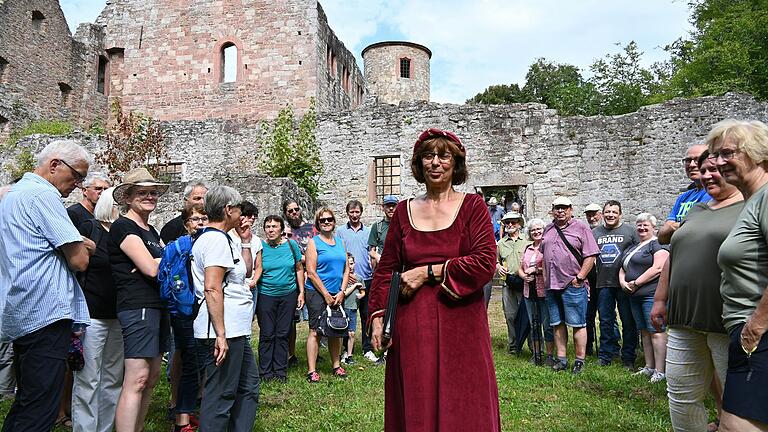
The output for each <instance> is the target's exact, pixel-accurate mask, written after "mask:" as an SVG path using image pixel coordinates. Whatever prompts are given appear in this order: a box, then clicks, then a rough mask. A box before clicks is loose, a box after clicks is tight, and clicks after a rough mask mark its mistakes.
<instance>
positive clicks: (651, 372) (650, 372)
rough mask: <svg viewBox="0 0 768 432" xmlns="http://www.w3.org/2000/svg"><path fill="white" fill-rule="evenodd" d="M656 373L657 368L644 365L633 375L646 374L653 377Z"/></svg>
mask: <svg viewBox="0 0 768 432" xmlns="http://www.w3.org/2000/svg"><path fill="white" fill-rule="evenodd" d="M655 373H656V370H655V369H651V368H649V367H647V366H643V367H641V368H640V369H638V370H637V372H635V373H633V374H632V375H633V376H639V375H645V376H647V377H648V378H650V377H652V376H653V375H654V374H655Z"/></svg>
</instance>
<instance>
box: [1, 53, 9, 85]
mask: <svg viewBox="0 0 768 432" xmlns="http://www.w3.org/2000/svg"><path fill="white" fill-rule="evenodd" d="M7 81H8V60H6V59H4V58H3V57H0V83H4V82H7Z"/></svg>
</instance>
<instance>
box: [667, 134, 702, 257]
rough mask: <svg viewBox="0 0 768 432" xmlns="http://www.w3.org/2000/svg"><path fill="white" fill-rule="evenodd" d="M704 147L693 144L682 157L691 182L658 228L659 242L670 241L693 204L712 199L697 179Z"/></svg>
mask: <svg viewBox="0 0 768 432" xmlns="http://www.w3.org/2000/svg"><path fill="white" fill-rule="evenodd" d="M706 149H707V146H706V145H704V144H694V145H692V146H691V147H690V148H689V149H688V151H687V152H686V153H685V157H684V158H683V159H682V162H683V167H684V168H685V174H686V175H687V176H688V178H689V179H690V180H691V184H690V185H689V186H688V189H687V190H686V191H685V192H683V193H682V194H680V196H678V197H677V200H676V201H675V205H674V206H672V210H671V211H670V212H669V216H667V220H666V221H665V222H664V225H663V226H662V227H661V229H660V230H659V234H658V238H659V243H661V244H669V242H671V241H672V234H674V233H675V230H676V229H677V228H678V227H679V226H680V222H682V220H683V218H684V217H685V216H686V215H687V214H688V211H689V210H690V209H691V208H693V206H695V205H696V204H697V203H700V202H707V201H709V200H711V199H712V197H710V196H709V194H708V193H707V190H706V189H704V187H703V186H702V185H701V182H700V181H699V165H698V160H699V156H701V154H702V153H704V150H706Z"/></svg>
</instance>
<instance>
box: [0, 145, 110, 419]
mask: <svg viewBox="0 0 768 432" xmlns="http://www.w3.org/2000/svg"><path fill="white" fill-rule="evenodd" d="M36 162H37V167H36V168H35V170H34V172H31V173H26V174H24V177H22V179H21V180H19V182H18V183H16V184H15V185H14V186H13V187H12V188H11V190H10V191H9V192H8V194H7V195H5V197H4V198H3V200H2V201H0V231H2V233H3V235H2V236H0V267H1V268H2V272H0V274H2V276H0V277H1V279H0V311H1V313H2V315H1V316H2V319H1V321H2V326H0V341H3V342H13V351H14V365H15V367H16V371H15V373H16V381H17V383H18V391H17V393H16V399H15V400H14V402H13V405H12V406H11V409H10V411H9V412H8V416H7V417H6V418H5V423H4V424H3V432H6V431H17V430H18V431H21V430H24V431H27V430H29V431H33V430H35V431H42V430H51V428H52V427H53V424H54V422H55V420H56V414H57V412H58V406H59V401H60V399H61V388H62V385H63V384H64V372H65V370H66V359H67V350H68V348H69V342H70V333H71V330H72V323H73V322H74V323H83V324H89V323H90V320H89V316H88V308H87V305H86V303H85V296H84V295H83V291H82V290H81V289H80V285H79V284H78V283H77V279H76V278H75V275H74V272H78V271H80V272H82V271H85V270H86V268H87V267H88V262H89V260H90V256H91V255H92V254H93V252H94V250H95V247H96V246H95V244H94V243H93V241H91V240H89V239H87V238H84V237H82V236H81V235H80V233H78V231H77V229H75V226H74V225H72V221H70V219H69V216H68V215H67V211H66V209H65V208H64V205H63V204H62V202H61V198H62V197H67V196H68V195H69V194H70V193H71V192H72V191H73V190H74V189H75V187H76V186H78V185H80V184H82V182H83V180H84V179H85V176H86V175H87V174H88V167H89V165H90V164H91V156H90V155H88V153H87V152H86V151H85V149H83V148H82V147H80V146H79V145H77V143H75V142H74V141H69V140H60V141H54V142H52V143H50V144H48V145H47V146H46V147H45V148H44V149H43V150H42V151H41V152H40V153H39V154H38V155H37V156H36Z"/></svg>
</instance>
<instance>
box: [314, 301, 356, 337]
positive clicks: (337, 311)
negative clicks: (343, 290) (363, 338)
mask: <svg viewBox="0 0 768 432" xmlns="http://www.w3.org/2000/svg"><path fill="white" fill-rule="evenodd" d="M348 327H349V317H347V313H346V312H345V311H344V308H342V307H335V308H332V307H331V306H326V307H325V310H324V311H323V313H322V314H321V315H320V320H319V321H318V323H317V333H318V334H320V335H321V336H325V337H329V338H343V337H344V336H347V328H348Z"/></svg>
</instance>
